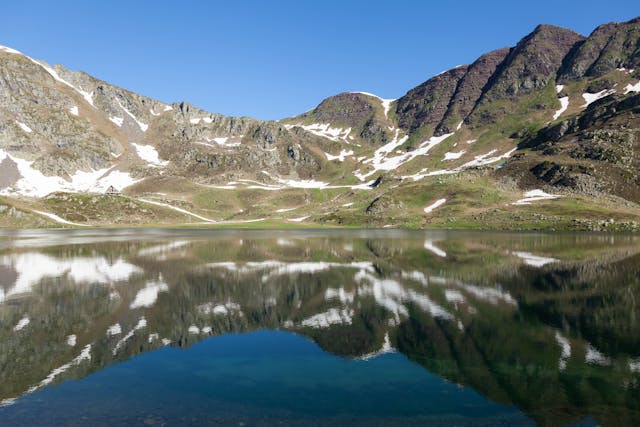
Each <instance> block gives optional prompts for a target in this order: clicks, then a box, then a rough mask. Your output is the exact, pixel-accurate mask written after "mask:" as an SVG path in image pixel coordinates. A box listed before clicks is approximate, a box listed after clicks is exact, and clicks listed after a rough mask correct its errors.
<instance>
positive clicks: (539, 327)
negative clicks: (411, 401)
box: [0, 230, 640, 426]
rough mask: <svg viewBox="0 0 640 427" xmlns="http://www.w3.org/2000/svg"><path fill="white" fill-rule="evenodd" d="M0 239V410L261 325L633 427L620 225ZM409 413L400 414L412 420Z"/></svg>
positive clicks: (536, 415) (635, 253)
mask: <svg viewBox="0 0 640 427" xmlns="http://www.w3.org/2000/svg"><path fill="white" fill-rule="evenodd" d="M0 248H1V249H0V320H1V322H0V343H1V344H0V345H1V351H0V401H1V403H0V405H1V406H2V407H0V418H3V417H8V418H4V419H5V420H6V419H15V420H20V418H19V416H18V415H16V414H17V413H18V412H19V409H20V405H21V402H25V403H24V404H25V405H26V404H27V403H26V402H28V399H29V397H30V396H35V395H37V394H39V393H45V394H46V393H47V392H49V390H53V389H51V388H50V387H48V386H49V385H52V384H60V383H62V382H64V381H65V380H69V379H75V380H78V379H81V378H85V377H86V380H87V381H88V380H90V379H91V378H94V377H96V378H98V376H97V374H96V373H98V372H101V371H104V375H103V377H106V374H107V373H108V372H112V376H113V377H115V376H117V372H118V371H117V370H118V369H121V370H122V369H126V368H125V367H126V366H128V365H127V363H133V362H135V361H137V360H140V361H142V360H151V359H144V357H146V355H145V356H143V357H139V358H136V359H133V360H131V361H129V362H127V363H125V364H122V365H118V366H121V367H114V366H111V365H114V364H115V363H117V362H123V361H127V360H129V359H132V357H133V356H136V355H140V354H143V353H147V352H151V351H152V350H157V349H160V348H162V347H181V348H187V347H190V346H192V345H193V344H195V343H198V342H200V341H202V340H204V339H206V338H207V337H211V336H219V335H223V334H228V333H239V332H243V333H244V332H252V331H258V330H264V329H269V330H281V331H288V332H293V333H295V334H297V335H302V336H305V337H308V338H309V339H311V340H312V341H313V342H315V343H316V344H317V345H318V346H319V347H320V348H321V349H323V350H324V351H326V352H329V353H331V354H333V355H337V356H343V357H347V358H348V359H351V360H368V361H374V360H375V361H378V360H383V359H384V357H390V356H388V355H389V354H390V353H395V354H396V355H398V357H400V356H401V358H400V359H398V358H395V357H392V358H391V359H389V360H394V361H396V362H394V363H397V364H402V363H406V362H402V361H407V359H408V360H410V361H413V362H415V364H416V365H413V364H412V365H413V366H421V367H423V368H425V369H426V370H427V371H428V372H429V373H431V374H435V375H436V376H438V377H440V378H442V379H444V380H446V382H447V383H454V384H459V385H460V386H463V387H464V388H465V389H469V390H475V391H476V392H478V393H480V394H481V395H482V396H484V397H485V398H486V399H487V405H496V404H498V405H505V407H515V408H518V409H519V410H520V411H522V412H523V413H524V414H526V416H527V417H530V418H531V419H533V420H535V422H537V423H538V424H541V425H566V424H570V423H576V422H580V421H583V422H594V423H596V422H597V423H598V424H600V425H611V426H617V425H629V426H634V425H639V424H640V408H639V406H640V392H639V390H640V385H639V384H638V379H639V377H640V324H639V323H638V321H637V319H638V318H639V317H640V307H638V305H637V304H636V303H635V295H636V293H638V291H640V239H638V238H637V237H635V236H625V235H614V236H611V235H595V234H593V235H589V234H557V235H549V234H507V233H479V232H474V233H466V232H447V233H445V232H439V233H434V232H416V231H412V232H406V231H388V232H381V231H286V232H285V231H253V230H252V231H233V230H227V231H175V230H174V231H170V230H167V231H162V230H155V231H136V230H130V231H118V232H117V233H110V232H106V231H105V232H103V231H84V232H78V231H73V232H24V233H16V232H13V233H5V234H4V235H0ZM256 336H258V337H260V335H248V337H252V338H247V339H260V338H254V337H256ZM273 337H275V338H273ZM273 337H272V338H271V339H272V340H280V341H282V340H284V341H282V342H288V341H287V340H288V339H289V338H283V335H278V334H276V335H274V336H273ZM220 338H222V337H220ZM216 339H219V338H216ZM280 341H278V342H280ZM207 342H209V341H207ZM214 342H215V340H211V344H207V345H211V346H213V343H214ZM218 342H223V341H218ZM231 342H237V341H233V340H232V341H231ZM202 344H204V343H202ZM292 345H293V344H292ZM296 345H297V344H296ZM294 347H295V346H294ZM203 348H204V347H203ZM296 348H297V347H296ZM191 351H195V347H194V349H193V350H192V349H190V350H189V351H187V352H184V356H177V355H175V354H173V353H172V354H173V355H172V356H171V357H173V358H175V359H176V360H177V359H179V358H181V357H182V358H189V357H190V356H189V355H188V354H192V353H190V352H191ZM252 351H254V350H252ZM305 351H306V350H305ZM156 353H158V354H166V353H159V352H156ZM149 354H155V353H149ZM180 354H182V353H180ZM325 354H326V353H325ZM383 355H386V356H383ZM328 356H329V355H327V357H328ZM331 357H333V356H331ZM292 360H293V359H292ZM332 360H333V359H332ZM135 363H138V364H141V363H142V362H135ZM292 363H293V362H292ZM318 363H320V362H318ZM323 363H324V362H323ZM327 363H328V362H327ZM376 363H382V362H379V361H378V362H376ZM389 363H391V362H389ZM291 366H294V364H292V365H291ZM318 366H320V365H318ZM354 366H361V365H354ZM372 366H373V365H372ZM398 366H399V365H398ZM114 369H115V370H114ZM140 369H141V371H140V372H142V369H143V368H140ZM229 369H231V368H229ZM292 369H293V368H292ZM318 369H319V368H318ZM326 369H328V368H326ZM353 369H355V370H357V369H362V368H356V367H354V368H353ZM385 369H387V368H385ZM406 369H410V368H406ZM311 370H313V369H311ZM169 371H170V369H167V372H169ZM353 372H355V371H353ZM424 372H425V375H427V374H428V373H427V372H426V371H424ZM90 374H93V375H91V376H89V375H90ZM181 375H187V374H186V373H182V374H181ZM252 375H253V374H252ZM344 375H347V374H344ZM87 376H89V377H87ZM413 376H415V374H413ZM256 381H257V380H256ZM271 381H273V379H271ZM354 381H355V380H354ZM80 383H81V382H80ZM338 383H339V382H336V385H335V387H338V385H337V384H338ZM70 384H73V383H68V382H67V383H64V384H63V385H64V387H66V388H67V389H68V388H69V387H71V385H70ZM272 386H273V387H276V386H277V384H275V385H274V384H272ZM64 387H61V388H60V389H61V390H62V389H64ZM255 387H256V388H260V385H255ZM368 387H370V389H369V390H370V391H371V393H372V394H375V386H374V385H369V386H368ZM442 387H445V386H442ZM151 391H152V390H151ZM151 391H150V392H151ZM49 393H51V392H49ZM448 393H449V392H448ZM45 394H43V395H45ZM388 398H389V399H391V400H392V401H393V399H392V396H388ZM416 398H417V397H416ZM451 398H452V399H453V395H452V397H451ZM469 399H471V397H469ZM474 402H475V401H474ZM417 403H420V402H417ZM441 404H442V402H441ZM474 404H477V402H476V403H474ZM354 405H355V403H354ZM427 406H428V405H427ZM445 406H446V405H445ZM418 407H419V405H416V408H418ZM425 407H426V406H425ZM243 410H246V408H244V409H243ZM413 410H414V409H411V410H409V409H406V411H407V413H406V414H404V415H403V416H405V418H403V422H407V420H411V418H406V417H407V416H413V415H416V418H413V420H414V421H415V422H416V424H418V423H420V422H419V420H422V422H426V421H425V420H427V418H418V417H417V415H420V416H427V415H428V414H414V413H413V412H411V411H413ZM11 411H14V412H11ZM16 411H18V412H16ZM304 411H305V412H306V413H308V412H309V408H308V407H307V408H306V409H304ZM341 411H343V412H344V411H347V409H344V408H342V409H341ZM358 411H364V409H362V408H359V409H358ZM312 412H313V411H312ZM329 412H330V411H329ZM347 412H348V411H347ZM364 415H366V414H363V416H364ZM485 415H486V416H487V417H488V415H487V414H484V415H482V414H480V415H477V416H479V417H482V416H485ZM377 416H382V415H381V414H377ZM12 417H14V418H12ZM381 419H382V418H381ZM428 420H429V423H432V422H433V419H428ZM487 420H489V418H487ZM493 420H494V421H495V422H496V423H498V421H496V419H493ZM585 420H586V421H585ZM589 420H590V421H589ZM316 421H317V420H316ZM351 421H353V420H351ZM458 421H459V420H458ZM503 421H504V420H503ZM16 422H17V421H16Z"/></svg>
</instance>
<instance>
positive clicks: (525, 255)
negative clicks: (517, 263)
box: [512, 252, 560, 267]
mask: <svg viewBox="0 0 640 427" xmlns="http://www.w3.org/2000/svg"><path fill="white" fill-rule="evenodd" d="M512 253H513V254H514V255H515V256H517V257H518V258H520V259H522V260H523V261H524V263H525V264H527V265H530V266H532V267H543V266H545V265H547V264H551V263H554V262H558V261H560V260H558V259H555V258H547V257H541V256H537V255H533V254H531V253H529V252H512Z"/></svg>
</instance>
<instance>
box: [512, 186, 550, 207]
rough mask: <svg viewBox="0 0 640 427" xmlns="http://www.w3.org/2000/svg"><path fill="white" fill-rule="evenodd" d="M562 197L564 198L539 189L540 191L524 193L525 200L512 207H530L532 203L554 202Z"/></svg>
mask: <svg viewBox="0 0 640 427" xmlns="http://www.w3.org/2000/svg"><path fill="white" fill-rule="evenodd" d="M560 197H562V196H559V195H555V194H549V193H545V192H544V191H542V190H539V189H538V190H531V191H527V192H526V193H524V198H523V199H520V200H518V201H516V202H514V203H511V204H512V205H530V204H531V202H537V201H540V200H553V199H557V198H560Z"/></svg>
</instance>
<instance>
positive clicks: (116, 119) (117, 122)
mask: <svg viewBox="0 0 640 427" xmlns="http://www.w3.org/2000/svg"><path fill="white" fill-rule="evenodd" d="M109 120H111V121H112V122H113V123H115V125H116V126H118V127H122V123H124V118H122V117H114V116H109Z"/></svg>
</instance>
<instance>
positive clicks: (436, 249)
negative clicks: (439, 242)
mask: <svg viewBox="0 0 640 427" xmlns="http://www.w3.org/2000/svg"><path fill="white" fill-rule="evenodd" d="M423 247H424V248H425V249H426V250H428V251H429V252H431V253H432V254H434V255H437V256H439V257H441V258H446V257H447V253H446V252H445V251H443V250H442V249H440V248H439V247H437V246H435V245H434V244H433V240H425V241H424V245H423Z"/></svg>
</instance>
